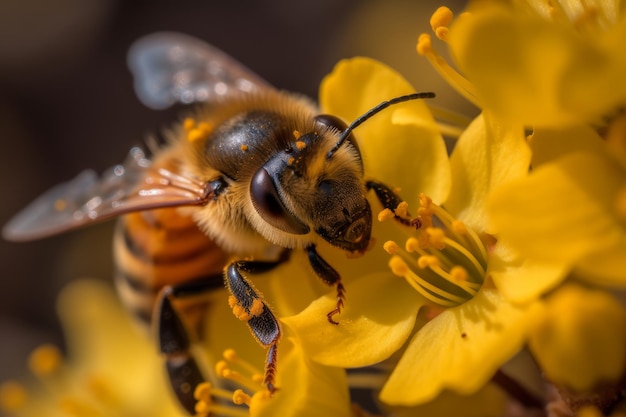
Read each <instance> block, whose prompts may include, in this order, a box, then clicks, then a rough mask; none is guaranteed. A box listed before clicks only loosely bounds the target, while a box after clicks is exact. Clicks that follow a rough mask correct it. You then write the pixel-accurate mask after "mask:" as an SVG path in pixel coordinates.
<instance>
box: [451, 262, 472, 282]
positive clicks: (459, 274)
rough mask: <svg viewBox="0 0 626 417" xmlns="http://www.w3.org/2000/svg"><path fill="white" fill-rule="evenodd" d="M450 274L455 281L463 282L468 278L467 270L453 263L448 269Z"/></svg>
mask: <svg viewBox="0 0 626 417" xmlns="http://www.w3.org/2000/svg"><path fill="white" fill-rule="evenodd" d="M450 276H451V277H452V279H453V280H454V281H455V282H465V281H467V279H468V278H469V275H468V273H467V270H466V269H465V268H463V267H462V266H459V265H455V266H453V267H452V269H450Z"/></svg>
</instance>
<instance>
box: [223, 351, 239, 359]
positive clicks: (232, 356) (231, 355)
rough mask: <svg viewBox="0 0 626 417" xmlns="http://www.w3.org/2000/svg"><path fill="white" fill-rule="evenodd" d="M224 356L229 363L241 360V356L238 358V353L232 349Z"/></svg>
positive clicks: (225, 352)
mask: <svg viewBox="0 0 626 417" xmlns="http://www.w3.org/2000/svg"><path fill="white" fill-rule="evenodd" d="M222 356H223V357H224V359H226V360H227V361H229V362H234V361H236V360H238V359H239V356H237V352H236V351H235V349H232V348H230V349H226V350H225V351H224V353H222Z"/></svg>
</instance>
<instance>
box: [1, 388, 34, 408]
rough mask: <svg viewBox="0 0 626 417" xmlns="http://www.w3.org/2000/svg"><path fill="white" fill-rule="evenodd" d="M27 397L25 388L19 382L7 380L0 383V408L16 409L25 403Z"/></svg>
mask: <svg viewBox="0 0 626 417" xmlns="http://www.w3.org/2000/svg"><path fill="white" fill-rule="evenodd" d="M27 399H28V395H27V393H26V389H25V388H24V386H23V385H22V384H20V383H19V382H15V381H7V382H3V383H2V385H0V409H2V410H5V411H8V412H12V411H17V410H19V409H21V408H22V407H23V406H24V404H26V400H27Z"/></svg>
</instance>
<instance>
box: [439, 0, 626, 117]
mask: <svg viewBox="0 0 626 417" xmlns="http://www.w3.org/2000/svg"><path fill="white" fill-rule="evenodd" d="M619 4H620V2H617V1H594V0H590V1H579V0H571V1H567V0H563V1H548V0H515V1H497V0H494V1H489V0H487V1H475V2H472V3H470V7H469V8H468V11H469V13H464V14H463V15H462V16H460V17H459V19H457V21H456V22H455V23H454V24H453V25H452V26H451V28H450V30H449V32H448V31H447V28H446V30H443V29H442V30H441V32H440V33H442V34H443V36H442V37H443V38H445V39H446V40H447V41H448V43H449V45H450V49H451V52H452V54H453V55H454V57H455V60H456V63H457V64H458V66H459V68H460V69H461V70H462V71H463V73H464V74H465V75H466V77H467V78H468V79H470V80H471V81H472V84H473V86H474V90H473V92H474V93H475V97H476V100H477V101H478V102H479V103H480V104H481V107H482V108H484V109H489V110H490V111H492V112H493V113H494V114H496V115H497V117H498V118H499V120H501V121H506V122H510V123H517V124H523V125H527V126H533V127H539V126H561V125H571V124H576V123H580V122H581V121H587V122H591V121H593V122H598V121H600V120H601V118H602V117H603V116H605V115H606V114H610V113H612V112H613V111H614V110H615V109H616V108H618V107H620V106H623V105H624V103H626V83H624V82H623V76H624V73H626V54H624V52H623V48H624V42H625V41H626V19H624V13H623V7H620V5H619ZM445 26H447V24H446V25H444V27H445Z"/></svg>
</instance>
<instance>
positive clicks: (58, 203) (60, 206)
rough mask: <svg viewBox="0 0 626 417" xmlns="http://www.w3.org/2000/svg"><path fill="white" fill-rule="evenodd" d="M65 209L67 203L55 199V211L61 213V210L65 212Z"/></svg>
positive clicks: (60, 199)
mask: <svg viewBox="0 0 626 417" xmlns="http://www.w3.org/2000/svg"><path fill="white" fill-rule="evenodd" d="M66 207H67V201H65V200H64V199H62V198H57V199H56V200H55V201H54V209H55V210H56V211H63V210H65V208H66Z"/></svg>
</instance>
